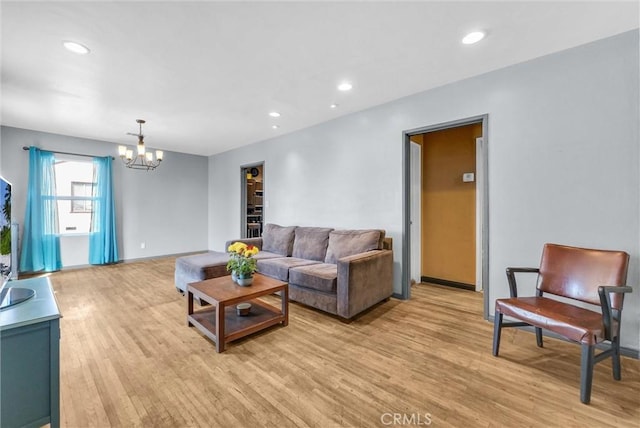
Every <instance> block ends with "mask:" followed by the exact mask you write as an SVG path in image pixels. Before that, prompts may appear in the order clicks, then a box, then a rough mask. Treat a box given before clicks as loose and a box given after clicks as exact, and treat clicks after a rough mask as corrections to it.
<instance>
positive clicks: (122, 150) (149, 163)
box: [118, 119, 164, 171]
mask: <svg viewBox="0 0 640 428" xmlns="http://www.w3.org/2000/svg"><path fill="white" fill-rule="evenodd" d="M136 122H138V124H139V125H140V131H139V132H138V133H137V134H133V133H131V132H127V135H133V136H135V137H138V149H137V152H138V154H137V155H136V156H134V155H133V149H130V148H129V147H127V146H119V147H118V154H119V155H120V159H122V162H123V163H124V164H125V166H126V167H127V168H132V169H144V170H147V171H152V170H154V169H156V168H157V167H158V165H160V162H162V158H163V156H164V152H163V151H162V150H156V157H155V159H154V158H153V153H151V152H148V151H147V150H146V149H145V147H144V135H142V124H143V123H145V121H144V120H142V119H138V120H136Z"/></svg>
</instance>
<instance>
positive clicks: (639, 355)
mask: <svg viewBox="0 0 640 428" xmlns="http://www.w3.org/2000/svg"><path fill="white" fill-rule="evenodd" d="M493 320H494V317H493V316H491V315H490V316H489V318H488V320H487V321H489V322H490V323H492V324H493ZM508 328H517V329H520V330H526V331H528V332H531V333H535V328H534V327H533V326H525V327H508ZM542 335H543V336H546V337H552V338H554V339H560V340H562V341H564V342H570V343H575V342H572V341H571V340H568V339H567V338H566V337H564V336H560V335H559V334H556V333H554V332H552V331H548V330H545V329H542ZM534 338H535V336H534ZM533 343H534V344H535V341H534V342H533ZM578 345H579V344H578ZM596 348H597V349H602V347H601V346H600V345H596ZM620 355H622V356H625V357H629V358H633V359H635V360H640V350H638V349H633V348H627V347H624V346H620Z"/></svg>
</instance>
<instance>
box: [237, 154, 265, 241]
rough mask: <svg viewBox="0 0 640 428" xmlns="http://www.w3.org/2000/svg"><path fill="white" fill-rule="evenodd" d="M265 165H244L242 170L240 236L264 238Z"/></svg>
mask: <svg viewBox="0 0 640 428" xmlns="http://www.w3.org/2000/svg"><path fill="white" fill-rule="evenodd" d="M264 172H265V168H264V163H257V164H251V165H243V166H242V167H241V168H240V173H241V176H242V179H241V183H242V184H241V195H242V197H241V201H242V207H241V209H240V213H241V221H240V225H241V226H240V227H241V230H240V236H242V237H243V238H258V237H260V236H262V226H263V221H264Z"/></svg>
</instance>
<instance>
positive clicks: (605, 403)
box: [52, 258, 640, 428]
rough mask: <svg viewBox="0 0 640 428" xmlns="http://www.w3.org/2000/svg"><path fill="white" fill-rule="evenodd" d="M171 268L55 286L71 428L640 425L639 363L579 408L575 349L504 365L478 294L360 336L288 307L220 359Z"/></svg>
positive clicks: (420, 290)
mask: <svg viewBox="0 0 640 428" xmlns="http://www.w3.org/2000/svg"><path fill="white" fill-rule="evenodd" d="M173 266H174V259H173V258H166V259H160V260H151V261H144V262H139V263H130V264H121V265H117V266H111V267H98V268H89V269H82V270H75V271H64V272H60V273H56V274H53V275H52V281H53V285H54V289H55V291H56V293H57V294H56V296H57V299H58V302H59V304H60V307H61V310H62V313H63V316H64V318H63V319H62V340H61V361H62V366H61V414H62V425H63V426H67V427H79V428H80V427H109V426H118V427H133V426H144V427H188V426H202V427H218V426H219V427H262V426H268V427H298V426H301V427H304V426H311V427H320V428H329V427H343V426H344V427H348V426H355V427H376V426H377V427H383V426H392V425H391V424H390V422H392V421H393V415H392V414H393V413H398V414H401V415H404V416H400V417H404V418H405V419H404V422H405V426H407V425H411V424H409V423H408V422H413V426H417V425H423V426H425V425H426V423H427V422H428V420H431V421H432V423H431V426H438V427H445V426H453V427H488V426H492V427H498V426H509V427H524V426H540V427H549V426H559V427H560V426H562V427H570V426H575V427H587V426H590V427H605V426H615V427H625V426H629V427H638V423H639V422H638V421H640V361H638V360H634V359H629V358H624V359H623V362H622V370H623V371H622V381H621V382H616V381H614V380H612V377H611V364H610V363H609V362H603V363H600V364H598V365H597V366H596V370H595V375H594V382H593V393H592V401H591V405H588V406H587V405H583V404H581V403H580V400H579V363H580V348H579V347H578V346H576V345H572V344H569V343H565V342H562V341H559V340H554V339H546V342H545V348H543V349H539V348H537V347H536V345H535V337H534V335H533V334H532V333H529V332H525V331H518V330H516V329H507V330H505V331H504V333H503V340H502V347H501V356H500V357H499V358H495V357H493V356H492V355H491V337H492V326H491V324H489V323H487V322H486V321H484V320H483V319H482V296H481V295H480V294H478V293H474V292H470V291H463V290H456V289H449V288H444V287H439V286H427V285H417V286H415V287H414V288H413V298H412V300H411V301H399V300H395V299H392V300H391V301H389V302H387V303H384V304H382V305H380V306H378V307H376V308H375V309H374V310H372V311H370V312H368V313H367V314H365V315H364V316H362V317H360V318H359V319H357V320H356V321H354V322H352V323H350V324H346V323H343V322H341V321H339V320H337V319H335V318H333V317H330V316H327V315H325V314H323V313H321V312H317V311H315V310H312V309H309V308H307V307H304V306H302V305H299V304H292V305H291V308H290V322H289V326H288V327H284V328H283V327H274V328H273V329H270V330H268V331H266V332H263V333H262V334H257V335H254V336H251V337H249V338H245V339H243V340H241V341H238V342H232V343H230V344H229V345H228V348H227V351H226V352H224V353H222V354H216V353H215V349H214V348H215V347H214V345H213V343H212V342H210V341H209V340H208V339H206V338H205V337H204V336H202V335H201V334H200V333H198V331H197V330H195V329H194V328H188V327H186V323H185V317H186V315H185V313H186V309H185V303H184V298H183V297H182V296H181V295H180V294H179V293H177V292H176V290H175V288H174V285H173ZM269 299H270V300H271V301H272V302H273V303H277V300H278V299H277V298H276V297H272V296H270V297H269ZM426 414H428V415H429V416H428V417H427V416H425V415H426ZM400 421H402V419H401V420H400ZM395 426H399V425H395Z"/></svg>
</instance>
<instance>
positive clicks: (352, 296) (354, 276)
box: [337, 250, 393, 318]
mask: <svg viewBox="0 0 640 428" xmlns="http://www.w3.org/2000/svg"><path fill="white" fill-rule="evenodd" d="M392 294H393V251H390V250H374V251H367V252H366V253H361V254H355V255H352V256H348V257H343V258H341V259H339V260H338V284H337V299H338V302H337V312H338V315H339V316H341V317H343V318H352V317H354V316H355V315H357V314H358V313H360V312H362V311H363V310H365V309H367V308H369V307H371V306H373V305H375V304H376V303H378V302H380V301H382V300H384V299H386V298H388V297H390V296H391V295H392Z"/></svg>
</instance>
